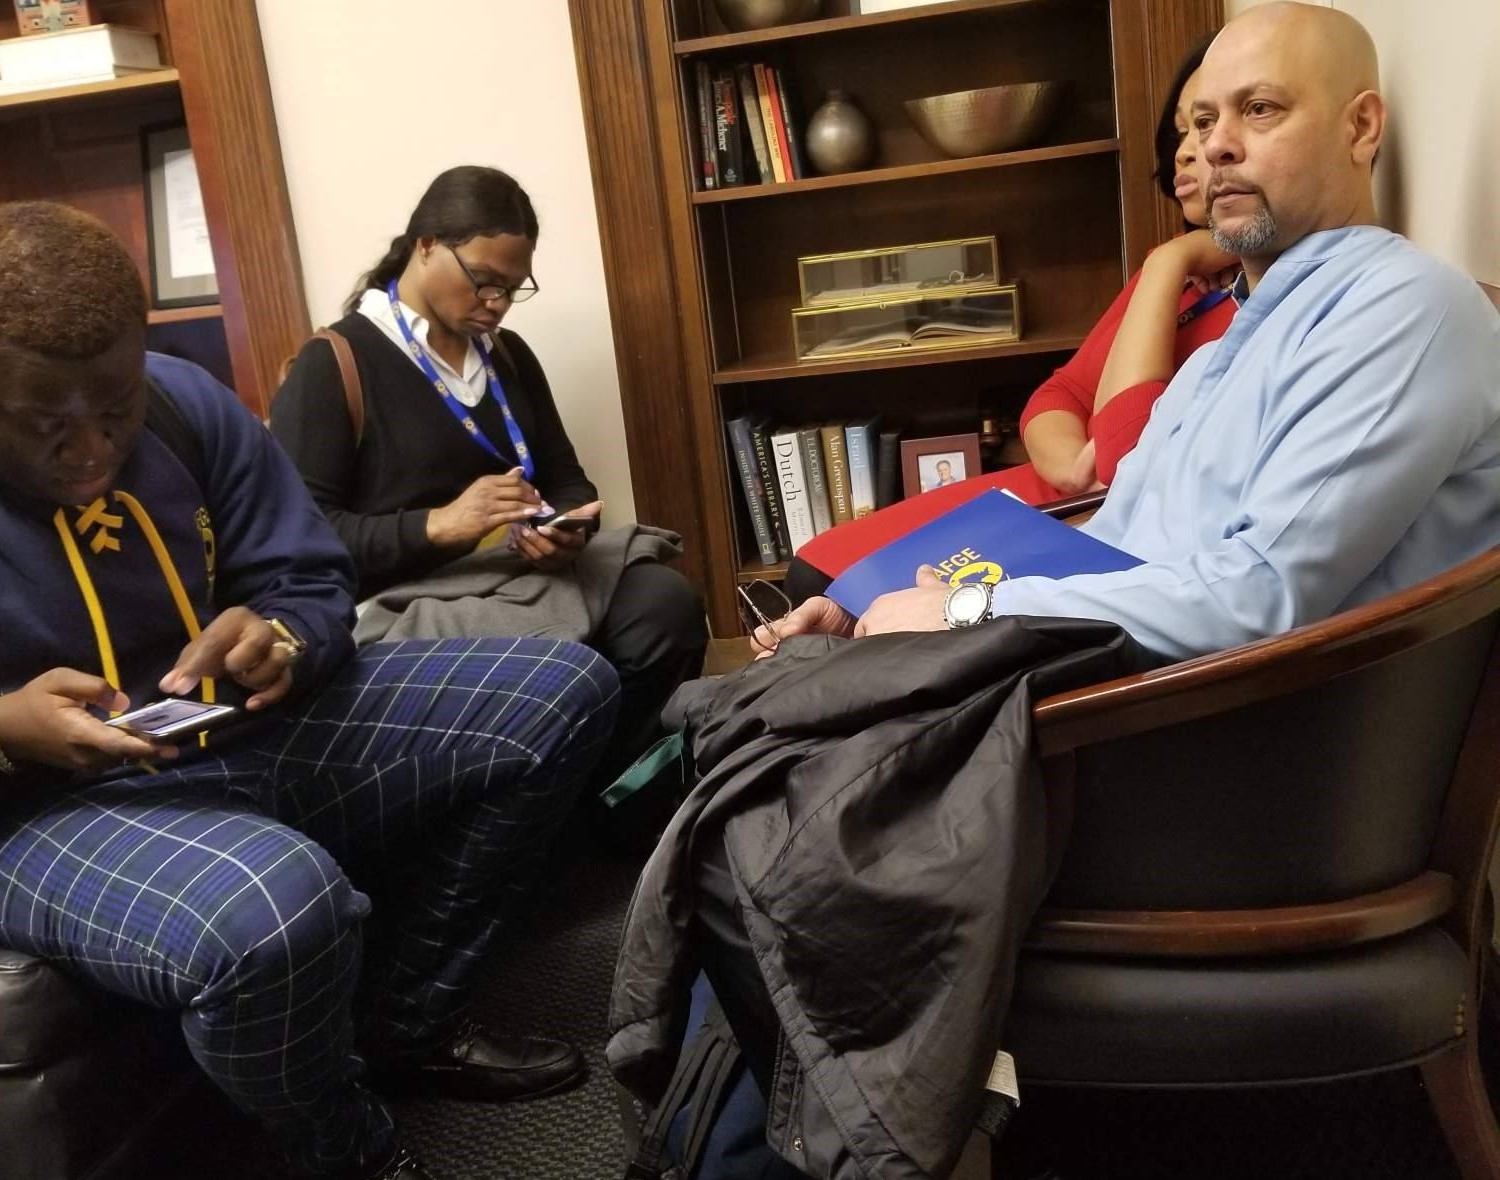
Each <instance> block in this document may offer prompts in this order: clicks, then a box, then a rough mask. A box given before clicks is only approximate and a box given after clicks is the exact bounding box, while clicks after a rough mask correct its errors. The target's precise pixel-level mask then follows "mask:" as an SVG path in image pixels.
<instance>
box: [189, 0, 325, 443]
mask: <svg viewBox="0 0 1500 1180" xmlns="http://www.w3.org/2000/svg"><path fill="white" fill-rule="evenodd" d="M165 4H166V9H165V11H166V16H167V24H168V26H169V27H170V28H171V30H172V46H173V52H174V55H175V59H176V63H177V66H178V69H179V70H180V71H181V73H182V98H183V106H184V108H185V110H186V113H187V124H188V135H189V138H190V139H191V140H192V143H193V155H194V158H195V159H196V162H197V165H198V177H199V181H200V183H201V185H202V187H203V204H204V208H205V210H206V212H207V214H208V218H209V224H210V226H211V227H212V229H213V233H212V236H213V247H214V266H215V268H216V270H217V271H218V277H219V295H220V302H221V303H222V305H223V308H224V326H225V331H226V333H227V335H228V338H229V354H230V358H231V361H232V363H233V366H234V378H235V389H236V392H237V393H238V394H239V397H240V400H241V401H243V402H244V403H245V404H246V405H247V406H249V407H250V408H251V409H252V410H254V411H256V412H257V413H260V414H264V413H265V412H266V409H267V407H268V406H269V404H270V397H271V394H272V393H274V392H275V390H276V384H277V377H278V374H279V372H280V369H281V364H282V362H283V361H284V360H285V359H286V358H287V357H289V356H291V355H292V354H293V353H294V352H296V351H297V349H298V348H299V347H300V346H301V344H302V342H303V340H305V339H306V338H307V335H308V328H309V325H308V318H307V302H306V299H305V297H304V295H303V288H302V267H301V261H300V259H299V257H298V253H297V241H296V234H295V231H294V230H293V228H292V212H291V204H290V202H289V200H288V198H287V191H286V177H285V174H284V172H283V170H282V162H281V143H280V140H279V139H278V137H277V134H276V116H275V112H274V110H273V109H272V106H271V98H270V86H269V83H268V81H267V78H266V66H265V57H264V54H263V51H262V48H261V41H260V25H259V23H258V21H257V19H256V15H255V5H254V3H253V0H165Z"/></svg>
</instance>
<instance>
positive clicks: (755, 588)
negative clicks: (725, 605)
mask: <svg viewBox="0 0 1500 1180" xmlns="http://www.w3.org/2000/svg"><path fill="white" fill-rule="evenodd" d="M734 590H735V596H736V598H737V600H738V601H737V605H738V606H739V608H740V622H742V623H744V624H745V630H746V631H748V632H750V634H752V635H754V634H755V632H756V630H757V629H758V628H760V627H764V628H765V629H766V633H767V634H768V635H770V637H771V640H772V642H771V643H770V645H769V646H770V647H771V648H772V649H774V648H775V647H776V646H777V645H778V644H780V643H781V633H780V632H779V631H777V630H776V622H775V620H777V619H780V618H782V617H784V616H785V615H787V614H789V613H791V609H792V600H791V599H790V598H788V597H787V596H786V593H785V591H783V590H782V588H781V587H780V586H778V585H777V584H776V583H775V582H767V581H766V580H765V579H763V578H756V579H755V580H754V581H753V582H746V583H745V584H744V585H743V586H736V587H735V588H734Z"/></svg>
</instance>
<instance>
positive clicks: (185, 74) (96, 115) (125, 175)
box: [0, 0, 309, 414]
mask: <svg viewBox="0 0 1500 1180" xmlns="http://www.w3.org/2000/svg"><path fill="white" fill-rule="evenodd" d="M96 11H97V15H98V16H99V18H100V19H101V20H105V21H111V22H114V23H118V24H123V25H129V26H131V27H134V28H138V29H144V30H145V31H147V32H149V33H152V34H154V35H155V36H156V37H157V38H158V41H159V43H160V45H161V49H162V58H163V62H164V65H163V68H162V69H160V70H152V71H149V72H146V73H140V74H132V75H129V76H127V77H123V78H114V79H110V80H108V81H104V82H90V83H84V84H79V85H75V86H60V87H52V88H49V89H46V90H34V91H27V92H25V93H21V94H10V95H0V158H3V159H4V160H6V161H8V162H10V163H11V166H10V167H8V168H4V169H0V200H44V199H45V200H57V201H64V202H66V203H68V204H70V205H75V206H77V207H78V208H80V209H83V210H84V211H85V212H88V213H91V214H93V215H94V216H95V217H98V218H99V219H100V220H102V221H103V222H104V223H105V224H107V225H108V226H109V227H110V228H111V229H112V230H114V232H115V233H116V234H117V235H119V237H120V239H121V240H122V241H123V242H124V243H125V245H126V248H127V249H128V250H129V251H130V253H131V255H132V257H133V258H134V259H135V261H136V264H137V266H138V267H139V268H140V271H141V275H142V278H143V280H144V279H146V278H147V277H148V275H149V264H148V258H147V255H148V240H147V229H146V202H145V188H146V177H145V164H144V156H143V148H142V134H143V131H144V129H146V128H148V127H157V126H163V125H170V124H174V123H177V124H186V126H187V130H188V137H189V140H190V142H191V145H192V149H193V156H194V161H195V163H196V165H197V170H198V179H199V183H200V185H201V187H202V190H203V205H204V212H205V214H206V216H207V220H208V232H209V238H210V240H211V243H212V247H213V255H214V266H215V271H216V272H217V278H218V286H219V301H218V303H217V304H213V305H208V306H198V307H189V308H158V309H153V310H152V311H151V312H150V313H149V316H148V333H147V343H148V346H149V347H153V348H159V349H162V350H164V351H170V352H173V353H176V354H178V355H181V356H185V357H187V358H188V359H190V360H193V361H196V362H198V363H199V364H202V365H203V366H204V367H206V368H208V369H209V370H210V371H211V372H213V373H214V375H215V376H217V377H219V378H220V379H221V380H223V381H225V382H226V384H229V385H230V386H231V387H232V388H233V389H234V391H235V393H236V394H237V395H238V396H239V398H240V400H241V401H242V402H244V403H245V405H246V406H248V407H249V408H250V409H251V410H253V411H254V412H255V413H257V414H263V413H264V412H265V410H266V407H267V406H268V405H269V403H270V396H271V394H272V393H273V392H275V388H276V382H277V377H278V372H279V368H280V365H281V362H282V361H283V360H284V359H285V358H286V357H287V356H290V355H291V354H292V353H294V352H295V351H296V350H297V348H298V347H299V346H300V345H301V343H302V341H303V340H305V339H306V338H307V334H308V331H309V325H308V316H307V305H306V302H305V300H304V297H303V293H302V279H301V272H300V266H299V262H298V255H297V249H296V237H295V232H294V230H293V227H292V218H291V208H290V203H289V201H288V199H287V192H286V180H285V176H284V175H283V171H282V163H281V150H280V146H279V144H278V142H277V138H276V121H275V114H274V112H273V110H272V106H271V93H270V85H269V82H268V80H267V77H266V67H265V58H264V54H263V52H262V49H261V43H260V26H259V23H258V21H257V18H256V15H255V6H254V5H253V4H251V3H248V2H247V0H98V3H97V5H96ZM15 35H16V19H15V12H14V9H13V8H12V7H11V6H10V5H8V4H7V5H4V6H3V10H0V36H15Z"/></svg>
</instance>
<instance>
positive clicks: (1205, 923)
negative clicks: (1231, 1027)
mask: <svg viewBox="0 0 1500 1180" xmlns="http://www.w3.org/2000/svg"><path fill="white" fill-rule="evenodd" d="M1456 896H1457V889H1456V887H1455V885H1454V881H1453V878H1452V877H1450V876H1448V875H1447V874H1446V873H1435V872H1425V873H1422V874H1420V875H1419V876H1417V877H1414V878H1413V879H1412V880H1410V881H1407V882H1405V883H1404V884H1401V885H1397V886H1395V887H1393V888H1391V889H1383V890H1381V891H1380V892H1378V893H1369V894H1365V895H1364V896H1362V897H1355V898H1350V899H1349V900H1347V901H1337V902H1326V903H1323V904H1321V905H1299V906H1285V907H1283V908H1280V909H1263V910H1061V909H1043V910H1042V911H1041V912H1040V913H1039V914H1038V915H1037V920H1036V922H1035V924H1034V925H1033V926H1032V928H1031V932H1030V933H1029V934H1028V935H1027V938H1026V944H1027V946H1029V947H1033V948H1035V949H1037V950H1045V951H1056V952H1062V953H1069V954H1072V953H1076V954H1087V955H1131V956H1171V957H1177V956H1181V957H1185V958H1215V957H1219V958H1222V957H1228V956H1234V955H1248V954H1255V955H1268V954H1285V955H1294V954H1308V953H1311V952H1313V951H1322V950H1334V949H1336V948H1339V947H1347V946H1355V945H1358V944H1359V943H1362V942H1374V941H1376V940H1377V939H1381V938H1390V937H1392V936H1393V935H1397V934H1404V933H1405V932H1406V931H1408V930H1415V929H1417V928H1418V927H1420V926H1425V925H1427V924H1428V923H1429V922H1435V921H1437V920H1438V919H1439V918H1441V917H1442V916H1443V915H1444V914H1446V913H1447V912H1448V911H1449V910H1450V909H1451V908H1452V907H1453V903H1454V901H1455V899H1456Z"/></svg>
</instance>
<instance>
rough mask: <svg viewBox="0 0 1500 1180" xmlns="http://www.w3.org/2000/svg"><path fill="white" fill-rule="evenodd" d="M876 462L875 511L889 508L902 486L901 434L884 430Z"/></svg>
mask: <svg viewBox="0 0 1500 1180" xmlns="http://www.w3.org/2000/svg"><path fill="white" fill-rule="evenodd" d="M877 453H878V458H877V459H876V461H875V509H876V511H877V512H878V511H879V510H880V509H882V508H889V507H890V506H891V505H892V504H894V503H895V502H896V500H897V494H896V490H897V489H898V488H899V487H900V486H901V432H900V431H899V430H882V431H881V432H880V444H879V447H878V452H877Z"/></svg>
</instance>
